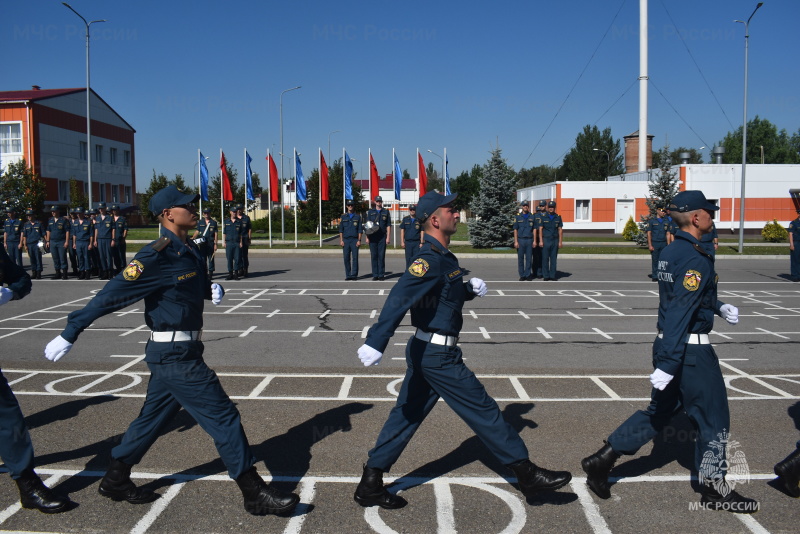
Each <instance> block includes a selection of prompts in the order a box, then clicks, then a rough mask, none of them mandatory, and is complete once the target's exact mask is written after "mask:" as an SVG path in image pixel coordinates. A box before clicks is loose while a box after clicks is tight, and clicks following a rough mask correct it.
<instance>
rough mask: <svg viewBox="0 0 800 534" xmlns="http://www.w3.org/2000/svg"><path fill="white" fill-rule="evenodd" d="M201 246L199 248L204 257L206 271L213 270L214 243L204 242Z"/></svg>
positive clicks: (211, 271)
mask: <svg viewBox="0 0 800 534" xmlns="http://www.w3.org/2000/svg"><path fill="white" fill-rule="evenodd" d="M202 247H203V248H201V249H200V250H201V251H202V253H203V257H204V258H205V259H206V269H208V272H210V273H213V272H214V267H215V266H214V244H213V243H204V244H203V245H202Z"/></svg>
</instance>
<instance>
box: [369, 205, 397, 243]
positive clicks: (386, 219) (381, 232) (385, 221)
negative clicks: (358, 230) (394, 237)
mask: <svg viewBox="0 0 800 534" xmlns="http://www.w3.org/2000/svg"><path fill="white" fill-rule="evenodd" d="M367 220H368V221H372V222H374V223H375V224H377V225H378V230H377V231H375V233H373V234H370V235H369V236H368V237H369V238H370V239H372V240H376V239H377V238H378V237H386V233H387V232H388V231H389V228H391V227H392V218H391V217H390V216H389V210H385V209H384V210H368V211H367Z"/></svg>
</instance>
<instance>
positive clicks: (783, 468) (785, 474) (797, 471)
mask: <svg viewBox="0 0 800 534" xmlns="http://www.w3.org/2000/svg"><path fill="white" fill-rule="evenodd" d="M775 474H776V475H778V476H779V477H780V480H781V483H782V484H783V489H785V490H786V492H787V493H788V494H789V495H791V496H792V497H800V487H798V484H799V483H800V449H795V450H794V452H793V453H792V454H790V455H789V456H787V457H786V459H785V460H783V461H782V462H778V463H777V464H775Z"/></svg>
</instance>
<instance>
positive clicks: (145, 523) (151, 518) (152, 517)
mask: <svg viewBox="0 0 800 534" xmlns="http://www.w3.org/2000/svg"><path fill="white" fill-rule="evenodd" d="M185 484H186V483H185V482H176V483H174V484H172V485H171V486H170V487H169V489H168V490H167V491H165V492H164V494H163V495H161V498H159V499H158V500H156V501H155V502H154V503H153V505H152V506H151V507H150V510H149V511H148V512H147V513H146V514H145V515H144V517H142V518H141V519H140V520H139V522H138V523H136V525H135V526H134V527H133V528H132V529H131V534H144V533H145V532H147V529H148V528H150V527H151V526H152V524H153V523H155V521H156V519H158V516H160V515H161V512H163V511H164V510H166V509H167V506H169V503H170V502H172V499H174V498H175V496H176V495H178V493H180V491H181V490H182V489H183V486H184V485H185Z"/></svg>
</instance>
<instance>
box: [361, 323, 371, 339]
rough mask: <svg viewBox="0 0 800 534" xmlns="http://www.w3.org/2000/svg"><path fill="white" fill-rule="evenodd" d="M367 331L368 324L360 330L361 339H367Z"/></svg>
mask: <svg viewBox="0 0 800 534" xmlns="http://www.w3.org/2000/svg"><path fill="white" fill-rule="evenodd" d="M368 331H369V326H365V327H364V328H363V329H362V330H361V339H367V332H368Z"/></svg>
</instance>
